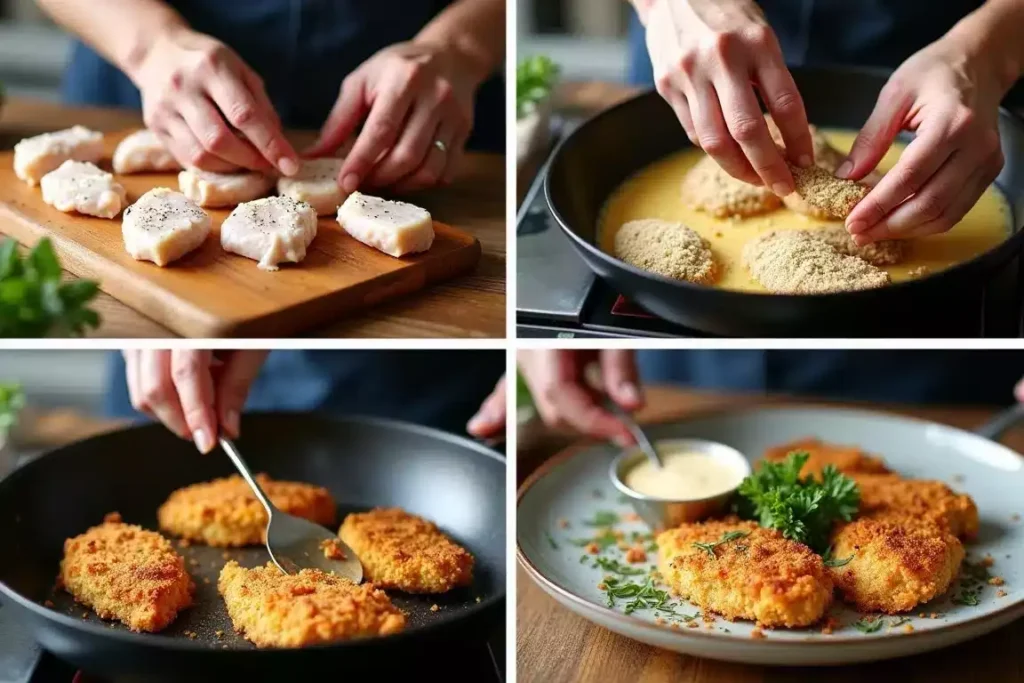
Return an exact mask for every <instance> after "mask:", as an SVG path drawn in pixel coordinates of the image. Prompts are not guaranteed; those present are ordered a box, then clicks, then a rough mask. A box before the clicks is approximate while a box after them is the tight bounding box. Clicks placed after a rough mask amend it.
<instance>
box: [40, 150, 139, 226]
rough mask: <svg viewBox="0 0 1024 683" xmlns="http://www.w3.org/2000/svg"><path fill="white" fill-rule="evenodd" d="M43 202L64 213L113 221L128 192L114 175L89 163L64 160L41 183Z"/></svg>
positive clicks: (126, 198)
mask: <svg viewBox="0 0 1024 683" xmlns="http://www.w3.org/2000/svg"><path fill="white" fill-rule="evenodd" d="M39 185H40V189H41V190H42V191H43V201H44V202H46V203H47V204H49V205H50V206H52V207H53V208H55V209H57V210H58V211H63V212H64V213H72V212H76V211H77V212H78V213H81V214H85V215H87V216H97V217H99V218H113V217H114V216H116V215H117V214H119V213H121V209H122V208H123V207H124V205H125V204H126V203H127V200H128V193H127V192H125V189H124V187H122V186H121V184H120V183H119V182H117V181H116V180H114V176H113V175H111V174H110V173H107V172H106V171H104V170H103V169H101V168H99V167H98V166H96V165H94V164H91V163H89V162H87V161H70V160H68V161H65V162H64V163H63V164H61V165H60V168H57V169H56V170H53V171H50V172H49V173H47V174H46V175H44V176H43V177H42V180H40V181H39Z"/></svg>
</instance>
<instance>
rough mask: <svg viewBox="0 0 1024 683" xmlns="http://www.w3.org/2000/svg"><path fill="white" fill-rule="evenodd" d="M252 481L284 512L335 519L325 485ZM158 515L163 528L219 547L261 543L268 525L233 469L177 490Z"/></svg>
mask: <svg viewBox="0 0 1024 683" xmlns="http://www.w3.org/2000/svg"><path fill="white" fill-rule="evenodd" d="M256 480H257V481H258V482H259V485H260V486H261V487H262V488H263V491H264V492H266V494H267V496H269V497H270V500H271V501H272V502H273V503H274V505H275V506H277V508H278V509H279V510H281V511H282V512H287V513H288V514H291V515H295V516H297V517H302V518H304V519H308V520H310V521H312V522H316V523H317V524H322V525H324V526H332V525H333V524H334V523H335V521H336V513H335V504H334V499H333V498H332V497H331V494H330V493H329V492H328V491H327V489H325V488H323V487H320V486H313V485H312V484H302V483H298V482H291V481H274V480H272V479H271V478H270V477H268V476H267V475H265V474H257V475H256ZM157 519H158V521H159V523H160V529H162V530H163V531H166V532H168V533H171V534H174V535H175V536H180V537H182V538H186V539H188V540H190V541H196V542H199V543H205V544H206V545H211V546H218V547H239V546H246V545H257V544H260V543H262V542H263V536H264V534H265V533H266V529H267V512H266V510H264V509H263V505H261V504H260V502H259V501H258V500H256V496H254V495H253V493H252V490H251V489H250V488H249V485H248V484H247V483H246V482H245V480H244V479H242V478H241V477H240V476H238V475H237V474H235V475H232V476H230V477H225V478H223V479H214V480H213V481H207V482H203V483H200V484H193V485H191V486H186V487H185V488H181V489H178V490H177V491H175V492H174V493H172V494H171V495H170V497H169V498H168V499H167V502H165V503H164V504H163V505H161V506H160V509H159V510H157Z"/></svg>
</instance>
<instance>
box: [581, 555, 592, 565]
mask: <svg viewBox="0 0 1024 683" xmlns="http://www.w3.org/2000/svg"><path fill="white" fill-rule="evenodd" d="M589 559H590V555H580V564H585V563H586V561H587V560H589Z"/></svg>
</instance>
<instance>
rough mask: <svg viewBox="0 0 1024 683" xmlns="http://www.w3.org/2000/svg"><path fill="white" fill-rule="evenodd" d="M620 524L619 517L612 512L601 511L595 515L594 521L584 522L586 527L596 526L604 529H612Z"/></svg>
mask: <svg viewBox="0 0 1024 683" xmlns="http://www.w3.org/2000/svg"><path fill="white" fill-rule="evenodd" d="M618 523H619V516H618V515H617V514H615V513H614V512H612V511H611V510H599V511H598V512H597V513H595V514H594V518H593V519H591V520H586V521H584V522H583V524H584V525H586V526H596V527H604V528H607V527H610V526H612V525H614V524H618Z"/></svg>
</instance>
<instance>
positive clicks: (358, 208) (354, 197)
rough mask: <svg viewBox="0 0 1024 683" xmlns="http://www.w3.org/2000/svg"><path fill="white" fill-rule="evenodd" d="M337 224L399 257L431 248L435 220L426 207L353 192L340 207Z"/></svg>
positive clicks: (390, 254) (365, 241)
mask: <svg viewBox="0 0 1024 683" xmlns="http://www.w3.org/2000/svg"><path fill="white" fill-rule="evenodd" d="M338 224H339V225H341V227H342V228H343V229H344V230H345V232H347V233H348V234H350V235H352V237H355V238H356V239H357V240H359V241H360V242H362V243H363V244H367V245H369V246H371V247H373V248H375V249H379V250H380V251H383V252H384V253H385V254H388V255H389V256H394V257H396V258H398V257H401V256H405V255H406V254H413V253H416V252H420V251H426V250H427V249H430V245H432V244H433V243H434V222H433V221H432V220H431V218H430V213H428V212H427V210H426V209H421V208H420V207H418V206H413V205H412V204H407V203H406V202H394V201H389V200H387V199H381V198H380V197H371V196H369V195H365V194H362V193H361V192H353V193H352V194H350V195H349V197H348V199H346V200H345V203H344V204H342V205H341V208H340V209H338Z"/></svg>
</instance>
